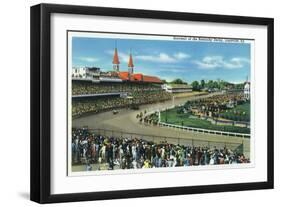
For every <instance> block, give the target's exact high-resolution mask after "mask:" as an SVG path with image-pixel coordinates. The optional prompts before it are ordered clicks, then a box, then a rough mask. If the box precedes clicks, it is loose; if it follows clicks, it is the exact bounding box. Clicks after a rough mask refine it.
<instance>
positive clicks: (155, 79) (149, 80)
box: [143, 75, 162, 83]
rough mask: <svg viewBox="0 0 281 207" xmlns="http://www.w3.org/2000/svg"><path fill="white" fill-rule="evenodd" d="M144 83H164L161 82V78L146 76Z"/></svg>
mask: <svg viewBox="0 0 281 207" xmlns="http://www.w3.org/2000/svg"><path fill="white" fill-rule="evenodd" d="M143 82H149V83H162V81H161V80H160V78H158V77H156V76H148V75H144V76H143Z"/></svg>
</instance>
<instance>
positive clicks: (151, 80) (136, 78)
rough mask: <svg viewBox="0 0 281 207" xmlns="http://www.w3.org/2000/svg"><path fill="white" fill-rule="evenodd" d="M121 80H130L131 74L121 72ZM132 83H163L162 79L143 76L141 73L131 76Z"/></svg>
mask: <svg viewBox="0 0 281 207" xmlns="http://www.w3.org/2000/svg"><path fill="white" fill-rule="evenodd" d="M118 74H119V78H121V79H122V80H124V81H127V80H129V72H126V71H125V72H119V73H118ZM130 81H135V82H145V83H162V81H161V80H160V78H158V77H156V76H148V75H143V74H141V73H136V74H131V76H130Z"/></svg>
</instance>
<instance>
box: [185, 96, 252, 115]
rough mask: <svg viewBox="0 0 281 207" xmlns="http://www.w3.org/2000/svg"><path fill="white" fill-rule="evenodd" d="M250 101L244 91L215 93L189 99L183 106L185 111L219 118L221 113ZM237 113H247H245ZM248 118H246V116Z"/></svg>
mask: <svg viewBox="0 0 281 207" xmlns="http://www.w3.org/2000/svg"><path fill="white" fill-rule="evenodd" d="M246 102H248V101H247V100H245V98H244V96H243V94H242V93H233V94H224V95H215V96H212V97H208V98H205V99H200V100H196V101H188V102H186V104H185V105H184V107H183V108H182V109H183V110H184V111H190V112H192V113H193V114H194V115H198V116H203V117H206V116H209V117H215V118H219V117H220V116H221V114H222V113H223V112H225V111H227V110H229V109H232V108H234V107H235V106H237V105H241V104H243V103H246ZM237 115H241V116H243V115H246V114H245V113H242V114H238V113H237ZM245 119H246V118H245Z"/></svg>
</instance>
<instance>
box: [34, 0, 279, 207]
mask: <svg viewBox="0 0 281 207" xmlns="http://www.w3.org/2000/svg"><path fill="white" fill-rule="evenodd" d="M273 94H274V92H273V19H270V18H260V17H241V16H225V15H210V14H194V13H179V12H167V11H150V10H133V9H119V8H102V7H85V6H70V5H53V4H40V5H36V6H33V7H31V200H33V201H36V202H39V203H51V202H68V201H83V200H100V199H115V198H131V197H144V196H161V195H177V194H193V193H208V192H223V191H237V190H253V189H268V188H273Z"/></svg>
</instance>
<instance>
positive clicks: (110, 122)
mask: <svg viewBox="0 0 281 207" xmlns="http://www.w3.org/2000/svg"><path fill="white" fill-rule="evenodd" d="M213 95H218V93H213V94H208V95H203V96H193V97H184V98H175V99H174V100H169V101H165V102H162V103H156V104H149V105H142V106H140V108H139V110H132V109H120V110H119V113H118V114H115V115H113V113H112V111H107V112H103V113H99V114H93V115H89V116H85V117H80V118H77V119H74V120H72V126H73V127H84V126H87V127H88V128H91V129H105V130H114V131H122V132H126V133H134V134H141V135H149V136H151V137H152V136H158V137H174V138H176V139H177V142H178V140H191V139H193V140H195V141H196V140H198V141H199V140H200V141H201V140H202V141H205V142H220V143H222V145H223V144H224V143H242V142H243V144H244V152H245V154H246V156H249V152H250V139H243V138H241V137H231V136H222V135H215V134H206V133H205V134H204V133H201V132H191V131H185V130H182V129H173V128H166V127H159V126H152V125H144V124H140V123H139V122H138V119H136V115H137V114H138V113H140V111H142V112H144V110H146V111H147V112H150V111H156V110H158V109H165V108H169V107H171V106H174V105H180V104H184V103H185V102H186V101H188V100H196V99H202V98H206V97H210V96H213ZM149 136H148V137H149ZM153 141H155V140H153ZM156 141H157V140H156ZM171 141H173V140H171Z"/></svg>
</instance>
